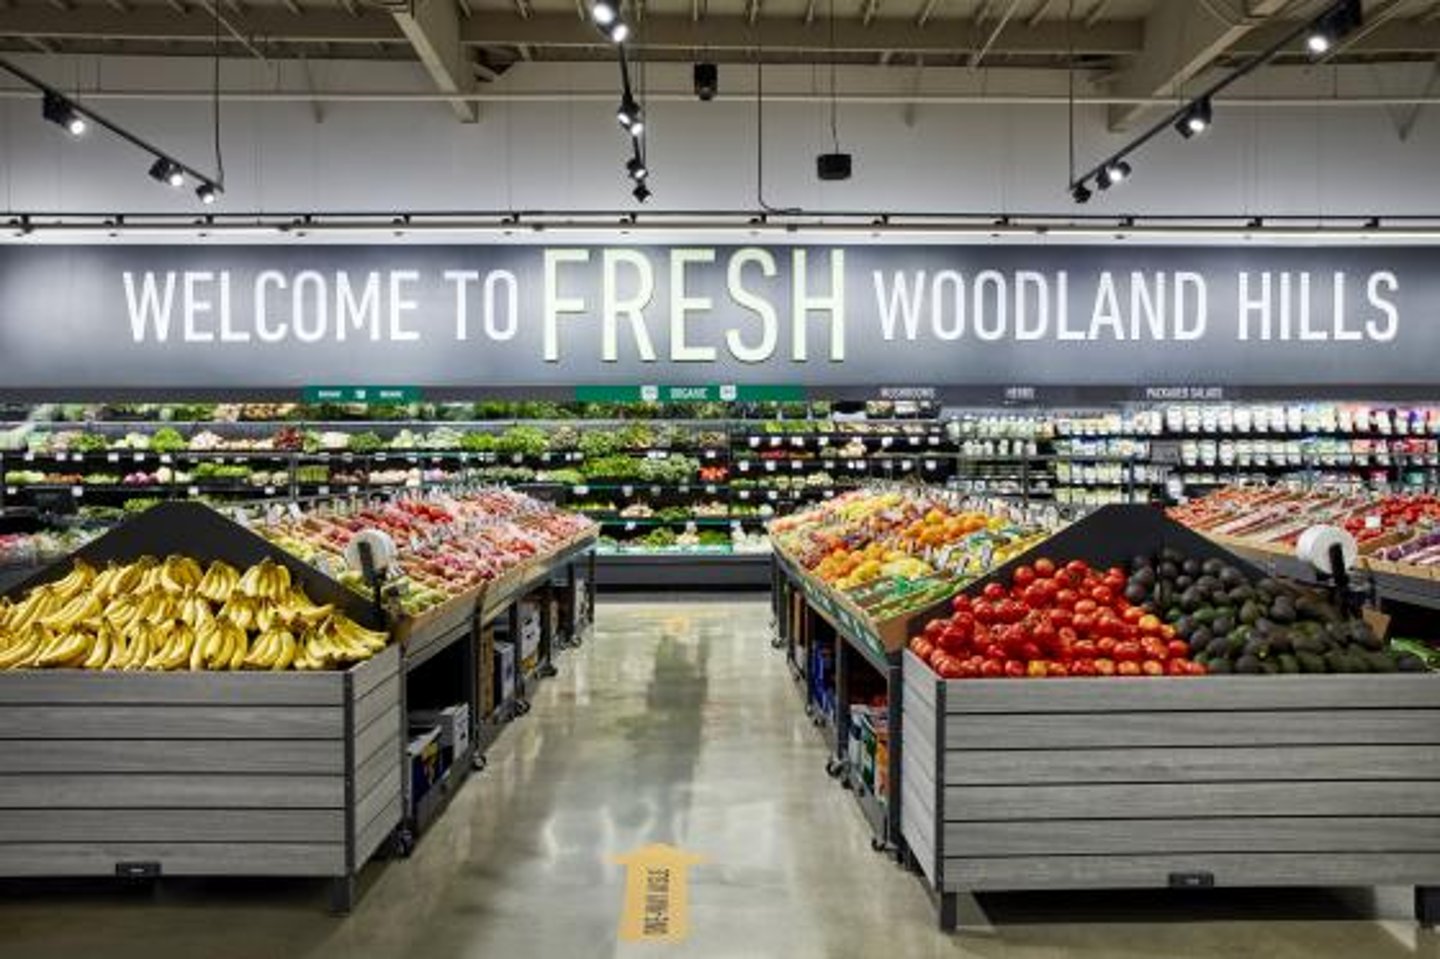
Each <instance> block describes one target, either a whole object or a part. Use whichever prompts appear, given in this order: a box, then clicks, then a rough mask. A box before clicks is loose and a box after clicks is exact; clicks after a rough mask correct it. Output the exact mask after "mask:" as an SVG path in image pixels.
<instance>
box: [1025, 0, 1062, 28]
mask: <svg viewBox="0 0 1440 959" xmlns="http://www.w3.org/2000/svg"><path fill="white" fill-rule="evenodd" d="M1054 5H1055V0H1040V2H1039V3H1038V4H1036V6H1035V10H1034V11H1033V12H1032V13H1031V14H1030V19H1028V20H1026V21H1025V25H1026V26H1027V27H1034V26H1037V25H1038V24H1039V23H1040V21H1041V20H1044V19H1045V14H1047V13H1049V12H1050V8H1051V7H1053V6H1054Z"/></svg>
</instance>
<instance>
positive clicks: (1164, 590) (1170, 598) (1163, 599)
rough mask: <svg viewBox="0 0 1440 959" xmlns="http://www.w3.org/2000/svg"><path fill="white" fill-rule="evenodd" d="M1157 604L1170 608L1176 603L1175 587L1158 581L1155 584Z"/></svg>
mask: <svg viewBox="0 0 1440 959" xmlns="http://www.w3.org/2000/svg"><path fill="white" fill-rule="evenodd" d="M1154 595H1155V605H1156V606H1159V607H1160V608H1162V609H1169V608H1170V607H1171V606H1174V605H1175V587H1173V586H1171V585H1170V584H1169V583H1158V584H1156V586H1155V594H1154Z"/></svg>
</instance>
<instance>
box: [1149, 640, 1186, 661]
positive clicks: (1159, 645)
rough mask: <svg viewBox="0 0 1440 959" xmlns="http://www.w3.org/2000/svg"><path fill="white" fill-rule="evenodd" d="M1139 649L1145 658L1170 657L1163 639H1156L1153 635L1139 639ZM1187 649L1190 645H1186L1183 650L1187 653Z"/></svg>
mask: <svg viewBox="0 0 1440 959" xmlns="http://www.w3.org/2000/svg"><path fill="white" fill-rule="evenodd" d="M1140 650H1141V652H1143V653H1144V654H1145V658H1146V659H1169V658H1170V650H1169V648H1167V647H1166V645H1165V641H1164V640H1162V639H1157V638H1155V637H1154V636H1146V637H1145V638H1144V639H1142V640H1140ZM1189 651H1190V647H1189V646H1186V647H1185V652H1187V653H1188V652H1189Z"/></svg>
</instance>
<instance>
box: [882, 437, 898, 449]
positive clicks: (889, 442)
mask: <svg viewBox="0 0 1440 959" xmlns="http://www.w3.org/2000/svg"><path fill="white" fill-rule="evenodd" d="M894 445H895V437H893V436H882V437H880V447H881V449H887V450H888V449H889V448H890V447H892V446H894Z"/></svg>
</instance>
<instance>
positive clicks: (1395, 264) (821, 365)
mask: <svg viewBox="0 0 1440 959" xmlns="http://www.w3.org/2000/svg"><path fill="white" fill-rule="evenodd" d="M1437 357H1440V248H1436V249H1430V248H1403V249H1399V248H1374V249H1359V250H1342V249H1334V248H1274V247H1248V246H1247V247H1245V248H1234V249H1223V248H1208V247H1207V248H1193V249H1180V248H1170V247H1145V246H1130V245H1123V244H1114V245H1110V246H1104V247H1098V246H1077V247H1057V246H1044V247H1040V246H1035V247H1023V246H1004V247H1000V246H903V247H902V246H851V247H833V246H732V247H723V246H687V247H656V246H649V247H632V246H607V247H573V246H545V247H541V246H480V245H477V246H444V247H441V246H430V247H414V246H364V247H361V246H315V247H295V246H289V245H285V246H229V247H213V246H212V247H164V246H84V247H42V246H34V247H31V246H10V247H0V388H4V389H10V390H24V389H54V388H63V387H77V388H99V387H115V388H140V387H148V388H160V389H164V388H167V387H168V388H177V387H208V388H225V387H265V388H289V387H294V388H299V387H301V386H304V385H307V384H315V383H345V382H370V383H374V382H382V383H407V384H415V385H417V386H421V387H435V388H440V387H472V388H474V387H516V386H557V385H566V384H569V385H574V384H596V385H604V384H621V383H629V384H633V383H653V382H660V383H680V384H683V383H736V384H766V383H801V384H806V385H812V386H820V387H823V386H826V385H855V384H866V383H872V384H873V383H894V382H909V383H933V384H939V385H946V384H967V385H996V384H1007V383H1016V382H1023V383H1027V384H1034V385H1039V386H1125V385H1140V384H1154V383H1176V384H1185V383H1209V384H1221V385H1232V384H1233V385H1247V384H1248V385H1257V384H1271V385H1282V386H1283V385H1326V384H1346V385H1361V386H1363V385H1366V384H1375V385H1381V384H1396V383H1407V384H1429V383H1436V382H1440V376H1437V372H1436V371H1437V368H1440V364H1437V362H1436V358H1437Z"/></svg>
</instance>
